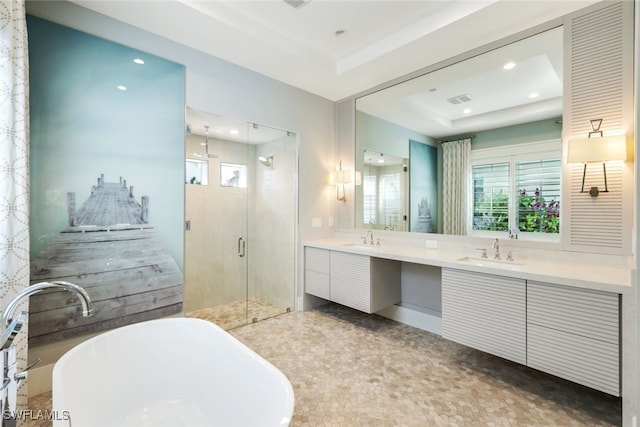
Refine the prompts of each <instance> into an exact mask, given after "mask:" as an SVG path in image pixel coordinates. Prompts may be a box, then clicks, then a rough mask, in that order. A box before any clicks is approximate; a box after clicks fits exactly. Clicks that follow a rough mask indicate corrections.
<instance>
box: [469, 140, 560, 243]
mask: <svg viewBox="0 0 640 427" xmlns="http://www.w3.org/2000/svg"><path fill="white" fill-rule="evenodd" d="M560 146H561V144H560V142H559V141H546V142H541V143H528V144H520V145H514V146H506V147H505V146H502V147H501V148H500V150H496V149H484V150H475V151H473V150H472V152H471V165H472V166H471V179H472V186H473V191H472V198H473V200H472V209H473V212H472V225H471V229H472V230H473V231H474V233H477V234H481V233H484V232H495V231H500V232H505V231H506V232H508V233H509V234H510V235H511V236H513V237H515V236H516V235H517V234H520V233H524V234H527V233H536V235H537V236H542V235H549V236H553V235H555V236H556V238H557V236H558V235H559V233H560V188H561V176H562V162H561V155H560V153H561V149H560ZM505 151H506V152H509V153H512V154H510V155H508V156H504V154H501V153H504V152H505ZM551 238H553V237H551Z"/></svg>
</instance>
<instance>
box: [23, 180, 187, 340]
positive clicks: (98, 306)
mask: <svg viewBox="0 0 640 427" xmlns="http://www.w3.org/2000/svg"><path fill="white" fill-rule="evenodd" d="M67 199H68V212H69V225H68V226H67V227H66V228H65V229H64V230H62V231H61V232H60V233H59V234H58V235H56V236H55V237H54V239H53V240H52V241H51V242H50V243H49V244H48V245H47V246H46V247H45V248H44V249H43V250H42V251H41V252H40V253H39V254H38V256H37V257H36V258H35V259H33V260H32V261H31V283H32V284H34V283H38V282H42V281H52V280H65V281H69V282H73V283H75V284H77V285H80V286H82V287H83V288H84V289H85V290H86V291H87V292H88V293H89V296H90V297H91V300H92V302H93V307H94V313H95V314H94V315H93V316H92V317H87V318H85V317H82V313H81V311H82V310H81V306H80V303H79V301H78V300H77V298H76V296H75V295H73V294H71V293H69V292H66V291H58V290H51V291H46V292H41V293H39V294H35V295H33V296H32V297H31V299H30V304H29V313H30V316H29V344H30V345H38V344H44V343H49V342H54V341H58V340H61V339H66V338H71V337H75V336H79V335H84V334H88V333H94V332H100V331H104V330H107V329H111V328H115V327H118V326H123V325H127V324H130V323H135V322H139V321H143V320H150V319H154V318H158V317H163V316H167V315H171V314H176V313H181V312H182V301H183V291H182V286H183V276H182V273H181V271H180V269H179V268H178V265H177V264H176V263H175V261H174V260H173V257H172V256H171V255H170V254H169V252H168V251H166V250H165V249H164V248H163V246H162V242H161V241H160V239H159V238H158V236H157V233H156V231H155V229H154V228H153V226H151V225H150V224H149V223H148V214H149V199H148V197H146V196H143V197H142V198H141V202H140V203H139V202H138V201H137V200H136V199H135V197H134V195H133V188H132V187H129V188H127V184H126V180H123V179H122V178H121V179H120V182H115V183H107V182H104V177H102V176H101V177H100V178H98V184H97V185H95V186H93V187H92V189H91V195H90V197H89V198H88V199H87V201H86V202H85V203H84V204H83V205H82V207H81V208H80V209H78V210H77V211H76V207H75V194H74V193H68V195H67Z"/></svg>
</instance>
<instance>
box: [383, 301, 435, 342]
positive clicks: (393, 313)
mask: <svg viewBox="0 0 640 427" xmlns="http://www.w3.org/2000/svg"><path fill="white" fill-rule="evenodd" d="M376 314H379V315H380V316H382V317H386V318H387V319H391V320H395V321H396V322H400V323H404V324H405V325H409V326H413V327H414V328H418V329H422V330H423V331H427V332H432V333H434V334H438V335H442V313H440V312H437V311H434V310H429V309H428V308H424V307H419V306H415V305H411V304H403V305H392V306H389V307H387V308H383V309H382V310H380V311H378V312H376Z"/></svg>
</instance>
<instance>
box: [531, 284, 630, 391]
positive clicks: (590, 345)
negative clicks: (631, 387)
mask: <svg viewBox="0 0 640 427" xmlns="http://www.w3.org/2000/svg"><path fill="white" fill-rule="evenodd" d="M527 365H528V366H530V367H532V368H535V369H539V370H541V371H545V372H548V373H550V374H553V375H556V376H558V377H562V378H565V379H568V380H570V381H574V382H576V383H579V384H583V385H586V386H588V387H591V388H594V389H596V390H600V391H603V392H605V393H609V394H613V395H615V396H620V295H619V294H615V293H610V292H602V291H596V290H589V289H579V288H572V287H567V286H558V285H552V284H547V283H541V282H535V281H531V280H529V281H528V282H527Z"/></svg>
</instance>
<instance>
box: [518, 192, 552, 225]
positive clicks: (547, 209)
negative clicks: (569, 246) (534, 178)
mask: <svg viewBox="0 0 640 427" xmlns="http://www.w3.org/2000/svg"><path fill="white" fill-rule="evenodd" d="M518 228H519V229H520V231H528V232H532V233H559V232H560V202H558V201H555V200H551V201H549V202H547V201H545V199H544V197H542V194H541V191H540V190H539V189H538V188H536V191H535V192H534V194H533V195H527V191H526V190H525V189H522V190H520V197H519V199H518Z"/></svg>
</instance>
